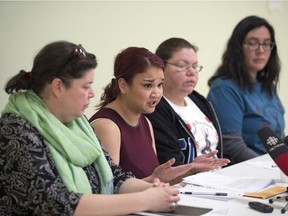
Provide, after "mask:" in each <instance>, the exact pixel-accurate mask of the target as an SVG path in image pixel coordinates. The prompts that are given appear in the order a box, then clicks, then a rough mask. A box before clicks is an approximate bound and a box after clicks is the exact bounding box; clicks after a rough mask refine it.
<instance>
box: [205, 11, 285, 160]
mask: <svg viewBox="0 0 288 216" xmlns="http://www.w3.org/2000/svg"><path fill="white" fill-rule="evenodd" d="M279 73H280V63H279V58H278V54H277V45H276V41H275V33H274V29H273V27H272V26H271V25H270V24H269V23H268V22H267V21H266V20H265V19H263V18H260V17H257V16H249V17H246V18H244V19H243V20H241V21H240V22H239V23H238V24H237V26H236V27H235V29H234V30H233V32H232V35H231V37H230V39H229V40H228V44H227V49H226V51H225V52H224V54H223V57H222V64H221V65H220V66H219V67H218V69H217V70H216V73H215V74H214V75H213V76H212V77H211V78H210V79H209V81H208V85H209V86H210V91H209V94H208V99H209V100H210V101H211V102H212V103H213V105H214V108H215V111H216V113H217V116H218V118H219V122H220V125H221V129H222V133H223V142H224V156H225V157H227V158H229V159H230V160H231V164H234V163H238V162H241V161H244V160H247V159H250V158H253V157H256V156H258V155H262V154H264V153H266V150H265V147H264V146H263V145H262V143H261V142H260V140H259V138H258V136H257V131H258V130H259V129H261V128H263V127H265V126H269V127H270V128H272V129H273V130H274V131H275V132H276V133H277V134H278V135H279V136H280V137H283V136H284V117H283V115H284V108H283V106H282V103H281V101H280V99H279V97H278V95H277V84H278V79H279Z"/></svg>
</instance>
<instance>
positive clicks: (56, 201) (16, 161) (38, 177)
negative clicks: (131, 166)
mask: <svg viewBox="0 0 288 216" xmlns="http://www.w3.org/2000/svg"><path fill="white" fill-rule="evenodd" d="M104 154H105V156H106V158H107V160H108V162H109V165H110V167H111V170H112V172H113V176H114V193H118V190H119V188H120V186H121V185H122V183H123V182H124V181H125V180H126V179H128V178H133V177H134V175H133V174H132V173H130V172H123V171H122V170H121V168H120V167H119V166H118V165H116V164H115V163H113V161H112V159H111V158H110V157H109V155H108V153H107V152H106V151H105V150H104ZM84 170H85V172H86V175H87V176H88V179H89V182H90V184H91V188H92V192H93V193H95V194H96V193H100V185H99V184H100V180H99V178H98V175H97V172H96V170H95V169H94V168H93V167H92V166H87V167H85V168H84ZM81 196H82V194H79V193H75V192H69V191H68V190H67V188H66V187H65V185H64V183H63V181H62V179H61V178H60V177H59V174H58V172H57V169H56V167H55V164H54V162H53V160H52V157H51V154H50V152H49V150H48V147H47V146H46V144H45V142H44V139H43V137H42V136H41V135H40V134H39V132H38V131H37V129H36V128H35V127H33V126H32V125H31V124H30V123H29V122H27V121H26V120H25V119H23V118H22V117H20V116H17V115H15V114H4V115H2V116H1V118H0V216H10V215H11V216H12V215H29V216H30V215H41V216H45V215H49V216H50V215H73V214H74V211H75V209H76V207H77V205H78V203H79V201H80V198H81Z"/></svg>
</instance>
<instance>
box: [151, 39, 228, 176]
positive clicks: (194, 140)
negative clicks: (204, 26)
mask: <svg viewBox="0 0 288 216" xmlns="http://www.w3.org/2000/svg"><path fill="white" fill-rule="evenodd" d="M197 50H198V48H197V47H196V46H194V45H192V44H190V43H189V42H188V41H186V40H185V39H182V38H170V39H167V40H165V41H164V42H162V43H161V44H160V45H159V47H158V48H157V50H156V53H155V54H156V55H158V56H159V57H160V58H161V59H162V60H163V62H164V64H165V70H164V77H165V81H164V83H163V97H162V99H161V100H160V102H159V104H158V105H157V106H156V109H155V111H154V112H153V113H151V114H147V115H146V116H147V117H148V118H149V120H150V121H151V123H152V125H153V131H154V135H155V143H156V149H157V155H158V159H159V162H160V163H164V162H165V161H167V160H169V159H171V158H175V159H176V162H175V165H180V164H188V163H191V162H195V163H194V164H195V165H196V166H198V170H197V169H196V170H197V171H196V172H200V171H207V170H211V169H216V168H219V167H222V166H225V165H227V164H228V163H229V160H227V159H223V158H222V150H223V148H222V141H221V133H220V127H219V125H218V123H217V118H216V116H215V114H214V112H213V109H212V107H211V105H210V104H209V103H208V101H207V100H206V99H205V98H204V97H203V96H202V95H200V94H199V93H198V92H196V91H194V88H195V86H196V84H197V81H198V73H199V72H200V71H201V69H202V66H200V65H199V63H198V59H197V55H196V52H197ZM217 153H218V157H217ZM191 172H193V170H191ZM194 172H195V169H194ZM190 174H193V173H190Z"/></svg>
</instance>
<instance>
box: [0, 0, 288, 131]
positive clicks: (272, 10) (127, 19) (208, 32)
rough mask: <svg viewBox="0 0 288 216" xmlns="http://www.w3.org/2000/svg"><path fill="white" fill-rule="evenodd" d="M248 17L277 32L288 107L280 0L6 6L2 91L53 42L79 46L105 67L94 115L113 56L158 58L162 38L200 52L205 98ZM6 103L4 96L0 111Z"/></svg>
mask: <svg viewBox="0 0 288 216" xmlns="http://www.w3.org/2000/svg"><path fill="white" fill-rule="evenodd" d="M248 15H259V16H262V17H264V18H266V19H267V20H269V21H270V23H271V24H272V25H273V26H274V28H275V31H276V39H277V44H278V49H279V54H280V58H281V60H282V74H281V82H280V89H279V93H280V97H281V99H282V101H283V103H284V106H285V108H286V109H288V91H287V86H286V85H287V81H288V73H287V70H288V61H287V56H288V49H287V48H288V40H287V38H288V26H287V21H288V2H287V1H281V0H277V1H273V0H270V1H267V0H266V1H232V0H231V1H217V0H214V1H205V0H204V1H203V0H202V1H86V2H80V1H78V2H77V1H73V2H69V1H64V2H55V1H54V2H52V1H48V2H41V1H34V2H24V1H22V2H21V1H20V2H0V39H1V40H0V74H1V79H0V86H1V88H2V89H3V87H4V85H5V83H6V81H7V79H8V78H9V77H11V76H12V75H14V74H16V73H18V71H19V70H20V69H25V70H27V71H28V70H30V69H31V67H32V61H33V58H34V56H35V54H36V53H37V52H38V51H39V49H40V48H42V47H43V46H44V45H46V44H47V43H49V42H51V41H55V40H68V41H71V42H74V43H81V44H82V45H83V46H84V48H85V49H86V50H87V51H89V52H93V53H95V54H96V56H97V59H98V62H99V66H98V67H97V69H96V76H95V82H94V90H95V92H96V97H95V98H94V99H93V100H92V101H91V104H90V107H89V108H88V109H87V111H86V115H87V116H88V117H90V116H91V115H92V113H93V112H94V105H96V103H98V102H99V98H100V95H101V94H102V88H103V87H104V86H105V85H106V84H107V83H108V82H109V81H110V79H111V78H112V74H113V61H114V57H115V55H116V54H117V53H118V52H119V51H120V50H121V49H124V48H126V47H128V46H143V47H146V48H148V49H150V50H151V51H153V52H154V51H155V49H156V48H157V46H158V45H159V44H160V43H161V42H162V41H163V40H165V39H167V38H169V37H174V36H177V37H183V38H185V39H187V40H189V41H190V42H192V43H194V44H196V45H197V46H198V47H199V48H200V51H199V53H198V59H199V62H200V64H202V65H203V66H204V70H203V71H201V74H200V79H199V82H198V85H197V87H196V89H197V90H198V91H199V92H201V93H202V94H203V95H206V94H207V93H208V86H207V80H208V78H209V77H210V76H211V75H212V74H213V72H214V70H215V68H216V67H217V65H218V64H219V63H220V59H221V56H222V53H223V50H224V47H225V45H226V42H227V39H228V37H229V36H230V34H231V32H232V30H233V28H234V27H235V25H236V24H237V23H238V22H239V21H240V20H241V19H242V18H244V17H245V16H248ZM7 98H8V96H7V95H6V93H5V92H4V90H1V91H0V101H1V103H0V110H2V109H3V108H4V105H5V103H6V102H7ZM286 123H287V124H288V121H287V113H286ZM287 132H288V126H287V127H286V134H288V133H287Z"/></svg>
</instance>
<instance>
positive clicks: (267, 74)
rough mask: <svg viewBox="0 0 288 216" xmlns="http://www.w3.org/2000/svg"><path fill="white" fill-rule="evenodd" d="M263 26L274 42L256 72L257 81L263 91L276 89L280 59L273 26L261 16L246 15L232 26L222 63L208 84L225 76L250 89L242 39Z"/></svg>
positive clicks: (271, 91) (269, 91)
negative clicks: (261, 68) (259, 69)
mask: <svg viewBox="0 0 288 216" xmlns="http://www.w3.org/2000/svg"><path fill="white" fill-rule="evenodd" d="M262 26H265V27H266V28H267V29H268V31H269V32H270V35H271V42H272V43H274V44H275V46H274V48H273V49H272V50H271V55H270V58H269V60H268V62H267V64H266V66H265V67H264V69H263V70H262V71H259V72H258V74H257V79H258V81H260V82H262V87H263V89H264V91H266V92H267V93H268V94H270V95H272V93H273V92H274V91H276V88H275V86H277V83H278V80H279V73H280V60H279V57H278V54H277V44H276V41H275V33H274V29H273V27H272V26H271V25H270V24H269V23H268V22H267V21H266V20H265V19H263V18H261V17H258V16H248V17H246V18H244V19H243V20H241V21H240V22H239V23H238V24H237V25H236V27H235V28H234V30H233V32H232V35H231V37H230V39H229V40H228V43H227V48H226V51H225V52H224V54H223V56H222V64H221V65H220V66H219V67H218V69H217V70H216V72H215V74H214V75H213V76H212V77H211V78H210V79H209V80H208V85H209V86H211V84H212V82H213V81H214V80H215V79H216V78H218V77H227V78H230V79H232V80H234V81H235V82H236V83H237V84H238V85H239V86H240V87H241V88H243V89H246V90H249V91H251V90H252V81H251V79H250V74H249V72H248V69H247V66H246V65H245V62H244V54H243V48H242V45H243V41H244V39H245V37H246V35H247V34H248V32H250V31H251V30H253V29H255V28H259V27H262Z"/></svg>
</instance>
